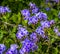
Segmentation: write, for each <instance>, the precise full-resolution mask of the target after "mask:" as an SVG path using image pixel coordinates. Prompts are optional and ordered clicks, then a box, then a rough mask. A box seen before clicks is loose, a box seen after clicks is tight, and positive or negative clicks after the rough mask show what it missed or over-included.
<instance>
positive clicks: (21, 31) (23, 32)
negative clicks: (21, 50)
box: [16, 27, 29, 39]
mask: <svg viewBox="0 0 60 54" xmlns="http://www.w3.org/2000/svg"><path fill="white" fill-rule="evenodd" d="M28 34H29V32H28V31H27V30H26V28H23V27H20V28H19V30H18V31H17V33H16V37H17V39H21V38H22V37H24V36H27V35H28Z"/></svg>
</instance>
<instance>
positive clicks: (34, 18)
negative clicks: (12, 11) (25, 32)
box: [28, 16, 38, 24]
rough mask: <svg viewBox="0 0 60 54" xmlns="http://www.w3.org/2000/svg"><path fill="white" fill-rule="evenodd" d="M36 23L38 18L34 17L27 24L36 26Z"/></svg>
mask: <svg viewBox="0 0 60 54" xmlns="http://www.w3.org/2000/svg"><path fill="white" fill-rule="evenodd" d="M37 22H38V18H37V17H36V16H32V17H30V18H29V19H28V24H36V23H37Z"/></svg>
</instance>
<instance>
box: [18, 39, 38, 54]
mask: <svg viewBox="0 0 60 54" xmlns="http://www.w3.org/2000/svg"><path fill="white" fill-rule="evenodd" d="M21 43H22V48H21V49H20V51H19V52H20V54H25V53H28V52H30V51H34V50H36V49H37V48H38V46H37V45H36V44H35V43H34V42H32V41H31V40H29V39H27V38H26V39H25V40H24V41H22V42H21Z"/></svg>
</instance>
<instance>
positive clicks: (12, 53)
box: [6, 44, 18, 54]
mask: <svg viewBox="0 0 60 54" xmlns="http://www.w3.org/2000/svg"><path fill="white" fill-rule="evenodd" d="M17 48H18V46H17V45H16V44H12V45H11V46H10V48H9V49H8V50H7V52H6V54H18V50H17Z"/></svg>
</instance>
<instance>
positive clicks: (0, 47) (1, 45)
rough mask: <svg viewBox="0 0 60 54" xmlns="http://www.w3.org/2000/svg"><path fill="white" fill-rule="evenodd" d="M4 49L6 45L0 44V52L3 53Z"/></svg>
mask: <svg viewBox="0 0 60 54" xmlns="http://www.w3.org/2000/svg"><path fill="white" fill-rule="evenodd" d="M5 50H6V46H5V45H4V44H0V54H3V52H4V51H5Z"/></svg>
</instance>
